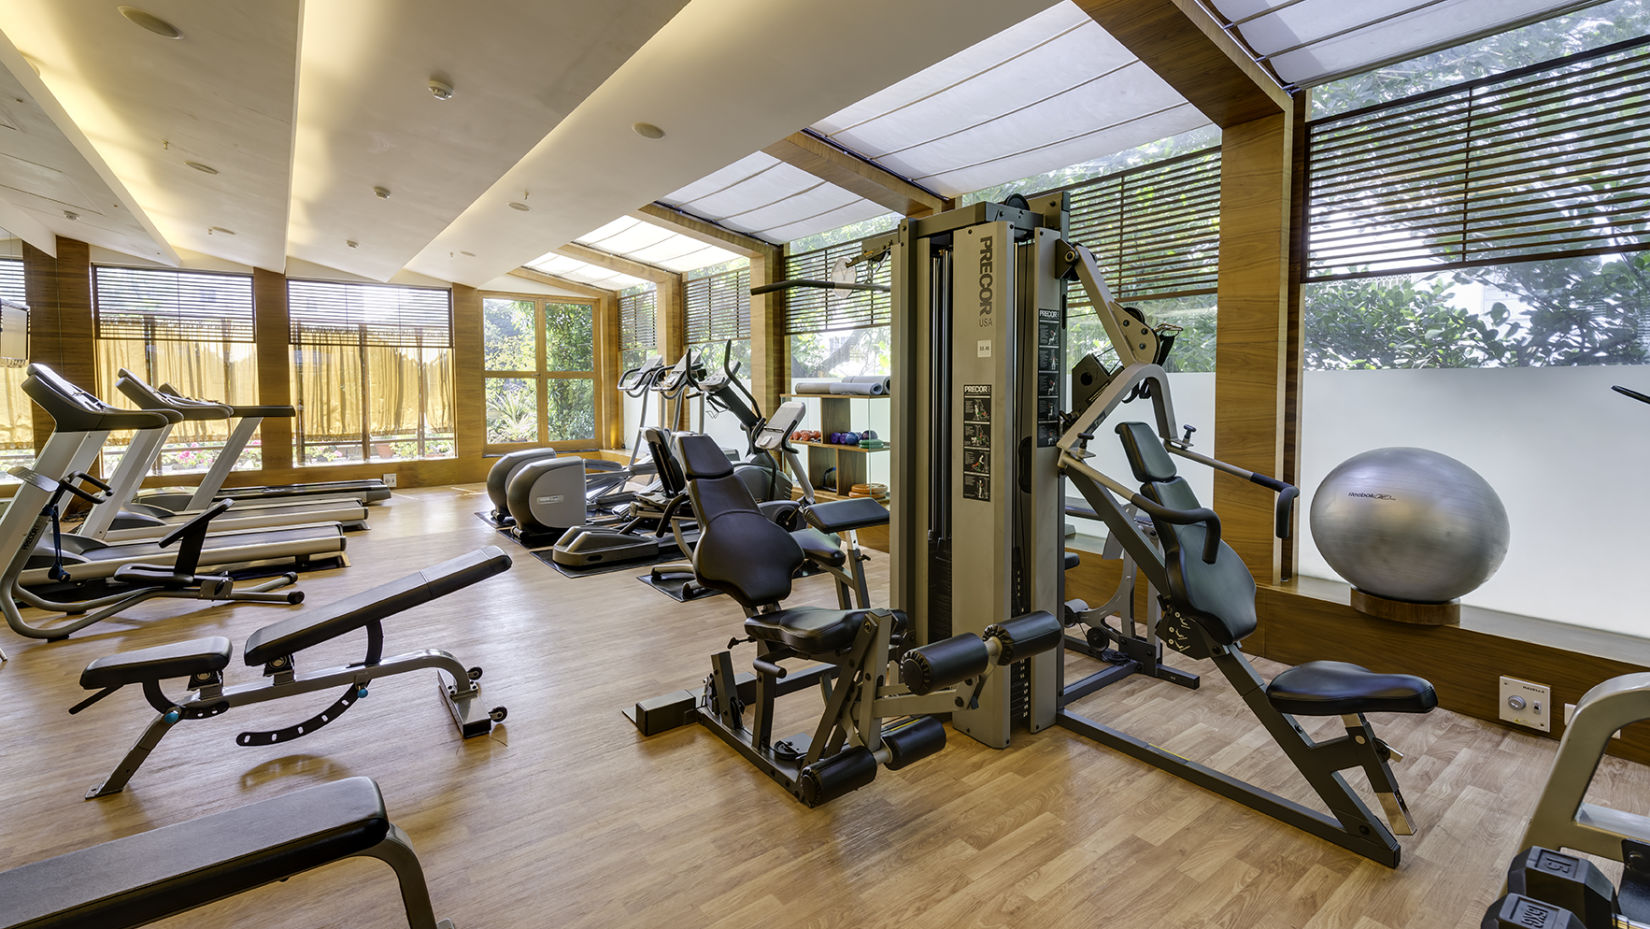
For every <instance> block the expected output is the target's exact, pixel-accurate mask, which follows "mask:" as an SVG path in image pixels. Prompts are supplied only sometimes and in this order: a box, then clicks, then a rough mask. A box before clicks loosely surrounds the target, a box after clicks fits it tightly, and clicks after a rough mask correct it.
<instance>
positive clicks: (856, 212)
mask: <svg viewBox="0 0 1650 929" xmlns="http://www.w3.org/2000/svg"><path fill="white" fill-rule="evenodd" d="M878 216H891V219H890V220H889V223H888V228H890V229H892V228H893V227H894V226H895V225H896V224H897V223H898V222H899V216H898V215H897V214H890V213H889V212H888V208H887V207H885V206H882V205H881V204H877V203H872V202H871V201H870V200H860V201H858V202H855V203H850V204H848V205H847V206H845V207H840V208H838V209H835V210H830V211H828V212H824V213H816V214H814V215H812V216H806V217H803V218H801V219H798V220H797V221H795V222H791V223H786V224H784V225H782V226H774V227H772V228H771V229H768V230H767V231H766V232H765V233H763V234H764V236H766V237H769V238H772V239H774V240H775V241H779V242H789V241H792V240H793V239H800V238H802V237H803V236H810V235H814V234H816V233H820V232H826V231H828V230H831V229H840V228H842V227H843V226H846V225H848V224H849V223H858V222H864V221H865V220H867V219H874V218H876V217H878Z"/></svg>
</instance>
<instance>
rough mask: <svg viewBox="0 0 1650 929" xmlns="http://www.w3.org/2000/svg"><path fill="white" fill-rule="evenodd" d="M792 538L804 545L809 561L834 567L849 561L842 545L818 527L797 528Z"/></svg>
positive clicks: (803, 551) (803, 548)
mask: <svg viewBox="0 0 1650 929" xmlns="http://www.w3.org/2000/svg"><path fill="white" fill-rule="evenodd" d="M791 538H793V539H795V540H796V544H798V545H800V546H802V554H804V555H807V556H808V560H809V561H813V562H817V563H819V564H828V565H830V566H831V567H833V568H840V567H842V566H843V565H845V564H847V563H848V556H847V554H845V553H844V552H843V551H842V546H840V545H838V544H837V542H836V540H835V539H833V538H832V537H830V536H828V535H826V534H825V533H823V532H820V531H819V530H818V529H814V528H811V527H810V528H807V529H797V530H794V531H792V532H791Z"/></svg>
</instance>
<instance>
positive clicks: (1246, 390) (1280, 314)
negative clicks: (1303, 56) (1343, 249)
mask: <svg viewBox="0 0 1650 929" xmlns="http://www.w3.org/2000/svg"><path fill="white" fill-rule="evenodd" d="M1302 141H1303V140H1302V137H1301V134H1300V133H1299V132H1297V119H1296V116H1295V114H1294V113H1293V112H1286V113H1279V114H1277V115H1275V116H1264V117H1261V118H1259V119H1254V120H1250V121H1249V122H1246V123H1241V124H1239V125H1235V126H1227V127H1225V129H1224V130H1223V131H1222V136H1221V169H1220V172H1221V178H1220V187H1221V194H1220V283H1219V287H1218V300H1219V306H1220V310H1219V314H1220V315H1219V319H1218V330H1217V331H1218V336H1217V342H1216V346H1217V347H1216V360H1215V448H1214V454H1215V455H1217V456H1219V457H1220V458H1222V459H1224V460H1226V461H1229V462H1232V463H1233V464H1236V465H1239V466H1240V467H1243V468H1247V469H1248V470H1251V471H1257V472H1261V473H1264V474H1269V475H1274V476H1277V475H1284V474H1287V473H1289V472H1290V471H1292V470H1293V469H1292V467H1286V461H1287V460H1288V457H1289V456H1288V455H1287V454H1286V452H1287V451H1288V449H1287V448H1286V440H1287V437H1288V436H1289V435H1291V434H1292V432H1293V428H1292V426H1291V424H1290V416H1291V415H1292V414H1290V413H1287V412H1286V411H1289V410H1291V409H1292V407H1291V405H1290V404H1289V403H1286V397H1287V388H1288V384H1289V379H1290V376H1291V375H1290V370H1291V368H1292V367H1295V365H1294V364H1293V363H1292V361H1293V360H1292V359H1291V357H1290V351H1291V347H1290V340H1289V332H1290V324H1291V320H1292V319H1295V318H1298V316H1299V312H1300V308H1299V294H1298V290H1297V289H1296V288H1294V287H1293V286H1292V283H1291V280H1290V260H1291V255H1292V252H1293V251H1294V249H1293V245H1294V243H1295V241H1296V234H1295V229H1294V220H1295V213H1296V211H1295V209H1294V206H1293V197H1294V194H1295V188H1296V184H1295V177H1294V175H1295V164H1296V159H1297V154H1298V153H1297V149H1298V146H1299V145H1300V144H1301V142H1302ZM1297 345H1298V343H1297ZM1296 351H1297V352H1298V348H1297V349H1296ZM1214 497H1215V499H1214V509H1215V511H1216V512H1217V513H1219V514H1220V516H1221V533H1222V536H1223V537H1224V538H1225V539H1226V541H1227V543H1228V544H1230V545H1231V546H1232V547H1233V548H1234V549H1236V550H1237V552H1238V554H1240V555H1242V556H1243V560H1244V561H1245V562H1246V563H1247V564H1248V565H1249V569H1250V570H1251V571H1252V572H1254V574H1255V577H1256V578H1257V579H1259V580H1260V581H1261V582H1263V583H1264V582H1266V581H1268V580H1272V581H1276V580H1277V579H1278V577H1279V575H1280V572H1281V571H1282V568H1283V545H1282V543H1280V542H1279V540H1278V539H1276V538H1275V537H1274V535H1273V505H1274V502H1275V500H1276V498H1275V495H1274V494H1272V493H1271V492H1270V491H1267V490H1265V489H1264V488H1261V487H1258V486H1256V485H1253V484H1250V483H1248V482H1246V481H1240V480H1238V479H1237V478H1234V477H1230V476H1228V475H1224V474H1216V475H1215V493H1214Z"/></svg>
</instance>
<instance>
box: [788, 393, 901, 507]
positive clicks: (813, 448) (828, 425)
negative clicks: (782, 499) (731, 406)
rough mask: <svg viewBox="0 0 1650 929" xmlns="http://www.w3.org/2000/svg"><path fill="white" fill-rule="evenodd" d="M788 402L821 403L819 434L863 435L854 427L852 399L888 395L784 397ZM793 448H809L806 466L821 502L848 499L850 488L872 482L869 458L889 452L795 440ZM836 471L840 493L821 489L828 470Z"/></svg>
mask: <svg viewBox="0 0 1650 929" xmlns="http://www.w3.org/2000/svg"><path fill="white" fill-rule="evenodd" d="M780 397H782V398H783V399H786V400H818V401H819V431H820V434H822V435H830V434H831V433H833V432H863V431H864V430H865V428H866V427H865V426H864V425H863V424H861V427H860V428H858V429H856V428H854V423H853V421H852V420H853V417H852V415H851V410H852V408H851V406H850V405H849V401H850V400H870V401H872V402H875V401H877V400H886V399H888V397H887V396H886V395H884V396H880V397H867V396H864V395H862V394H780ZM791 444H792V445H796V446H799V447H805V448H807V450H808V451H807V455H806V464H807V468H808V482H809V483H811V484H813V485H814V494H815V496H817V497H818V498H819V499H821V500H837V499H841V498H843V497H846V496H848V491H847V488H850V487H852V486H853V485H855V484H863V483H865V482H866V481H867V480H868V476H867V475H868V469H867V467H866V458H865V456H867V455H871V454H875V453H877V452H886V451H888V448H889V446H886V445H885V446H883V447H882V448H861V447H859V446H857V445H837V444H834V443H831V442H798V441H795V440H792V442H791ZM831 468H835V469H836V476H835V481H836V486H837V487H838V488H839V490H837V491H827V490H823V489H821V488H820V481H821V480H823V479H824V477H825V472H826V471H827V470H828V469H831Z"/></svg>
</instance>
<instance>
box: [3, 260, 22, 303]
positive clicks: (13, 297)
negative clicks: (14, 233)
mask: <svg viewBox="0 0 1650 929" xmlns="http://www.w3.org/2000/svg"><path fill="white" fill-rule="evenodd" d="M0 299H5V300H7V301H9V302H11V303H20V304H22V305H23V306H28V305H29V293H28V290H27V288H25V287H24V286H23V259H21V258H0Z"/></svg>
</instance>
